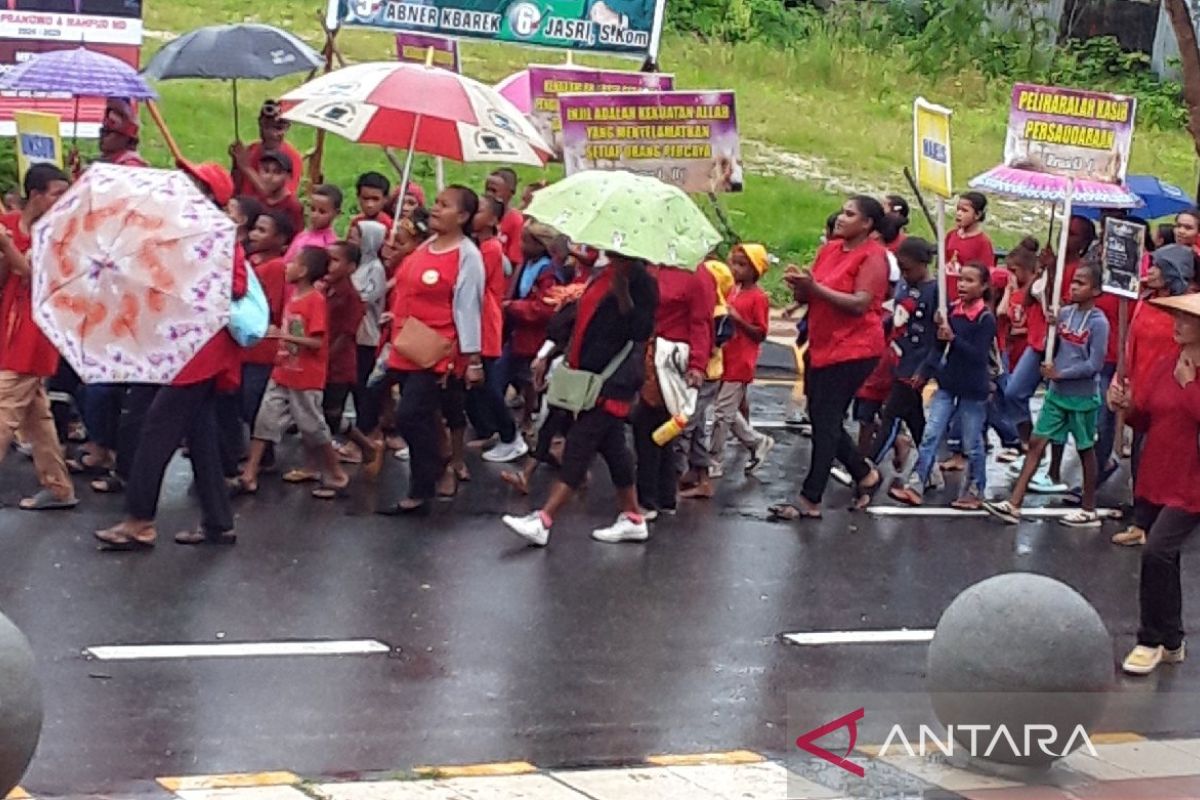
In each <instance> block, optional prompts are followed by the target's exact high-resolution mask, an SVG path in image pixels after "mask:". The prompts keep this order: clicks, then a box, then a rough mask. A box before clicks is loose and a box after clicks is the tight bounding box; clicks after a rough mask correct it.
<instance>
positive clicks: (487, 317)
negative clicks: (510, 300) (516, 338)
mask: <svg viewBox="0 0 1200 800" xmlns="http://www.w3.org/2000/svg"><path fill="white" fill-rule="evenodd" d="M479 252H480V254H482V255H483V278H484V283H483V346H482V348H481V352H480V355H482V356H483V357H484V358H498V357H499V356H500V353H501V351H502V350H503V348H504V308H503V306H502V303H503V302H504V293H505V291H506V290H507V289H508V277H507V276H506V275H505V274H504V245H502V244H501V243H500V240H499V239H498V238H496V237H492V238H491V239H488V240H487V241H486V242H482V243H480V245H479Z"/></svg>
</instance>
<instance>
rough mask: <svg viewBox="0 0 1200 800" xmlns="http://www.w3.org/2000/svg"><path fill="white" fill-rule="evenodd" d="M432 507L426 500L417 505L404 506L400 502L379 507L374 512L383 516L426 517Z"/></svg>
mask: <svg viewBox="0 0 1200 800" xmlns="http://www.w3.org/2000/svg"><path fill="white" fill-rule="evenodd" d="M431 510H432V507H431V505H430V503H429V501H428V500H426V501H424V502H422V503H421V504H420V505H419V506H404V505H401V504H400V503H396V504H395V505H390V506H387V507H386V508H381V509H379V510H377V511H376V512H375V513H376V514H380V515H382V516H385V517H428V516H429V513H430V511H431Z"/></svg>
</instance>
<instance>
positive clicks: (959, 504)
mask: <svg viewBox="0 0 1200 800" xmlns="http://www.w3.org/2000/svg"><path fill="white" fill-rule="evenodd" d="M950 507H951V508H953V509H954V510H955V511H983V501H981V500H980V499H979V498H977V497H976V498H966V497H960V498H958V499H957V500H953V501H951V503H950Z"/></svg>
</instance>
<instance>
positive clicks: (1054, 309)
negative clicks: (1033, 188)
mask: <svg viewBox="0 0 1200 800" xmlns="http://www.w3.org/2000/svg"><path fill="white" fill-rule="evenodd" d="M1074 199H1075V179H1074V178H1068V179H1067V196H1066V199H1064V200H1063V218H1062V224H1061V225H1059V231H1058V259H1057V262H1056V263H1055V266H1054V286H1053V287H1051V291H1053V292H1054V295H1053V296H1052V297H1051V298H1050V318H1049V319H1048V320H1046V321H1047V322H1048V323H1049V327H1050V330H1049V331H1048V332H1047V334H1046V357H1045V363H1046V364H1047V365H1050V364H1053V363H1054V342H1055V339H1056V338H1057V336H1058V309H1059V308H1060V307H1061V306H1062V287H1063V272H1064V271H1065V270H1066V268H1067V237H1068V236H1069V235H1070V232H1071V203H1072V201H1073V200H1074Z"/></svg>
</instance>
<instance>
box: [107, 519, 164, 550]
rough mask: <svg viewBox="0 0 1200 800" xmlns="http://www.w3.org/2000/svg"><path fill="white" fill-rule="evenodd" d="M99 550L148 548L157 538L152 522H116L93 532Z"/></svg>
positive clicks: (152, 545)
mask: <svg viewBox="0 0 1200 800" xmlns="http://www.w3.org/2000/svg"><path fill="white" fill-rule="evenodd" d="M93 535H94V536H95V537H96V538H97V539H98V540H99V541H100V545H99V547H100V549H101V550H149V549H150V548H152V547H154V541H155V539H157V538H158V533H157V531H155V530H154V523H153V522H142V523H132V522H118V523H117V524H116V525H113V526H112V527H111V528H105V529H104V530H102V531H96V532H95V533H94V534H93Z"/></svg>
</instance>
